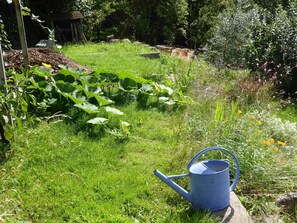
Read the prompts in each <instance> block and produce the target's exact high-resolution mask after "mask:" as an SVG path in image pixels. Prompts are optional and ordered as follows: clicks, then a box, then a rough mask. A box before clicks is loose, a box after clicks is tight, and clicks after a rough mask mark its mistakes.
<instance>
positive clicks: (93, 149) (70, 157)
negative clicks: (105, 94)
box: [0, 105, 210, 222]
mask: <svg viewBox="0 0 297 223" xmlns="http://www.w3.org/2000/svg"><path fill="white" fill-rule="evenodd" d="M125 110H126V113H128V112H129V110H130V112H129V117H127V118H128V121H129V122H131V124H133V126H135V129H134V130H133V131H132V136H131V138H130V139H129V141H127V142H126V143H117V142H115V141H114V139H113V138H108V137H105V138H103V139H102V140H101V141H97V140H91V139H89V138H88V137H86V135H85V133H83V132H82V133H79V134H78V135H76V134H75V133H74V131H73V128H72V127H71V126H70V125H65V124H63V123H58V124H46V123H43V124H41V125H39V126H38V128H36V129H34V130H32V129H31V130H28V131H25V132H24V133H22V134H20V135H18V136H17V137H16V139H15V142H14V143H13V144H12V151H11V152H12V154H11V159H10V160H8V161H7V162H5V163H3V164H2V171H1V182H2V183H1V193H2V196H1V201H0V207H1V209H0V212H1V213H2V216H1V217H2V218H3V219H7V221H8V222H16V221H34V222H134V221H135V219H137V220H139V221H140V222H172V221H174V222H179V221H180V222H195V221H194V219H196V218H198V219H202V220H203V219H204V221H205V222H209V221H210V220H207V219H208V217H207V215H205V214H201V213H194V212H192V211H191V210H190V206H189V204H187V203H186V202H185V201H184V200H182V199H181V198H179V197H178V196H176V194H175V193H174V192H172V191H171V190H170V189H169V188H166V187H165V186H164V185H163V184H162V183H161V182H159V180H157V179H156V178H155V177H154V176H153V170H154V169H155V168H161V169H162V168H164V165H165V164H166V163H168V162H170V161H171V160H172V157H173V156H172V154H174V153H175V152H176V150H177V149H178V145H179V143H178V141H177V138H176V137H175V128H176V126H175V125H176V121H177V120H178V119H179V118H178V117H177V116H175V115H170V114H164V113H160V112H158V111H153V110H151V111H137V112H135V108H134V106H133V105H131V106H129V107H126V108H125ZM151 117H154V118H153V119H152V118H151ZM173 120H175V122H173ZM173 172H175V171H173ZM185 207H187V208H185ZM196 222H200V221H198V220H196Z"/></svg>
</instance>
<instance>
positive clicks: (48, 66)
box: [41, 63, 52, 69]
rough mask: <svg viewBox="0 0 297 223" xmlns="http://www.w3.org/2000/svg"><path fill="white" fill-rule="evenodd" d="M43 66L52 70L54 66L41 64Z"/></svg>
mask: <svg viewBox="0 0 297 223" xmlns="http://www.w3.org/2000/svg"><path fill="white" fill-rule="evenodd" d="M41 64H42V66H44V67H45V68H48V69H49V68H52V65H50V64H47V63H41Z"/></svg>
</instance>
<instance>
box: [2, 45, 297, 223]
mask: <svg viewBox="0 0 297 223" xmlns="http://www.w3.org/2000/svg"><path fill="white" fill-rule="evenodd" d="M63 52H64V53H65V54H66V55H68V56H69V57H71V58H72V59H74V60H76V61H77V62H79V63H81V64H84V65H87V66H90V67H91V68H92V69H101V70H104V71H107V72H110V73H117V72H122V71H126V72H129V73H132V74H134V75H137V76H142V77H146V78H149V79H154V80H157V81H160V82H163V83H170V82H173V83H171V84H172V85H171V86H173V87H175V88H178V89H180V90H186V89H190V91H189V92H188V94H189V95H191V97H192V98H193V99H194V101H195V102H194V103H193V104H189V105H188V107H187V109H186V110H177V111H172V110H170V109H168V110H166V109H165V111H163V112H161V111H160V109H159V108H157V107H156V108H154V107H150V108H148V109H140V108H139V107H138V106H137V102H134V103H130V104H125V103H123V104H124V105H123V104H122V105H121V106H120V107H119V109H120V110H121V111H123V112H124V116H123V117H122V119H123V120H125V121H127V122H129V123H130V124H131V129H130V135H129V138H128V139H127V140H122V141H119V140H117V139H116V138H115V137H114V136H112V135H108V134H105V135H104V136H103V137H90V132H88V131H86V130H85V129H84V130H79V126H80V122H81V120H76V121H77V122H75V121H74V122H73V123H72V124H71V123H68V124H67V122H62V123H54V122H50V123H49V124H48V123H45V122H42V123H40V124H39V125H38V126H36V127H35V128H29V127H28V128H25V130H24V131H23V132H18V133H17V134H16V135H15V139H14V141H13V142H12V144H11V148H10V150H9V151H8V152H7V153H6V156H7V158H6V159H5V160H4V161H3V162H2V163H1V168H0V169H1V170H0V178H1V186H0V193H1V194H2V196H1V199H0V221H3V222H18V221H29V222H31V221H32V222H216V221H215V220H214V219H211V218H210V216H209V214H207V213H202V212H199V211H194V210H192V208H191V205H190V204H189V203H188V202H187V201H185V200H184V199H183V198H181V197H180V196H179V195H178V194H176V193H175V192H174V191H173V190H172V189H170V188H169V187H168V186H166V185H165V184H164V183H162V182H161V181H160V180H159V179H157V178H156V177H155V176H154V175H153V170H154V169H159V170H160V171H162V172H164V173H165V174H168V175H171V174H172V175H173V174H180V173H184V172H186V166H187V164H188V162H189V161H190V159H191V158H192V157H193V156H194V155H195V154H196V153H197V152H198V151H200V150H201V149H204V148H206V147H209V146H214V145H220V146H223V147H225V148H227V149H230V150H231V151H233V152H234V153H235V154H236V156H237V157H238V159H239V161H240V164H241V169H242V171H241V178H240V181H239V184H238V186H237V188H236V193H237V194H238V195H239V196H240V199H241V200H242V203H243V204H244V205H245V206H246V208H247V209H248V210H249V211H250V213H251V214H252V215H253V216H254V217H255V218H257V219H258V220H259V219H260V220H259V221H261V218H262V217H263V216H265V215H271V214H275V213H276V214H280V215H282V217H283V219H284V220H285V221H286V222H290V221H291V222H292V219H293V217H292V216H291V215H290V214H283V213H282V210H281V209H280V208H279V207H277V206H276V205H275V198H276V196H277V195H278V194H283V193H287V192H289V191H294V190H296V185H297V182H296V180H297V179H296V159H297V156H296V155H297V154H296V146H295V145H296V139H297V135H296V134H295V132H294V131H293V130H294V129H293V128H290V129H289V128H286V124H284V125H283V124H282V123H285V121H286V120H289V121H290V123H289V122H287V125H290V126H293V125H294V121H296V119H295V118H296V113H295V110H294V109H293V106H292V107H291V108H285V109H282V108H283V107H282V106H280V103H279V102H277V101H272V99H271V98H270V94H269V86H267V85H264V86H259V85H257V84H256V83H251V82H250V81H249V79H247V78H246V77H247V75H249V73H248V72H247V71H230V70H221V71H217V70H216V69H214V68H213V67H210V66H209V65H208V64H207V63H205V62H204V61H202V60H199V61H193V62H192V63H189V62H184V61H181V60H179V59H176V58H170V57H168V56H167V55H165V54H161V58H159V59H156V60H148V59H145V58H142V57H140V56H139V53H144V52H151V50H150V49H149V48H147V47H146V46H143V45H135V44H129V43H120V44H86V45H69V46H65V47H63ZM193 76H194V77H196V78H195V81H193V79H192V78H191V77H193ZM172 79H173V80H172ZM255 89H256V90H255ZM292 109H293V110H292ZM239 110H240V111H242V113H240V112H239ZM257 111H258V112H257ZM262 111H264V114H268V116H264V115H261V114H262V113H261V112H262ZM275 111H277V112H275ZM274 115H276V116H274ZM288 115H290V116H288ZM251 116H254V117H253V118H252V117H251ZM271 117H272V118H271ZM274 117H275V118H274ZM277 117H281V118H282V120H281V121H279V120H278V119H277ZM82 119H83V117H82ZM259 122H261V124H259ZM279 129H283V131H279ZM292 129H293V130H292ZM259 130H260V131H259ZM270 138H273V139H274V142H273V143H272V142H271V143H270V144H268V141H269V139H270ZM277 141H282V142H285V143H286V146H281V145H278V144H277ZM1 146H2V147H3V148H4V145H1ZM275 148H278V149H279V151H278V150H276V149H275ZM287 154H288V155H287ZM210 157H217V158H222V156H221V155H220V154H217V153H213V154H209V155H208V156H206V157H204V158H205V159H207V158H210ZM223 158H226V159H227V157H223ZM230 161H231V162H232V160H230ZM233 171H234V166H233V164H232V167H231V172H232V173H233ZM231 177H232V176H231ZM178 182H179V183H180V184H181V185H182V186H184V187H185V188H187V189H189V180H188V179H183V180H179V181H178Z"/></svg>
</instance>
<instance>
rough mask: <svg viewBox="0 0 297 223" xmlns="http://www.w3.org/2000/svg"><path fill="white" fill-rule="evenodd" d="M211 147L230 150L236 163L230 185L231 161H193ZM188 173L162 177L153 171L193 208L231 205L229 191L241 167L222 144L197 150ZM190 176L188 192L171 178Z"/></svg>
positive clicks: (219, 207) (216, 207)
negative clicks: (234, 174)
mask: <svg viewBox="0 0 297 223" xmlns="http://www.w3.org/2000/svg"><path fill="white" fill-rule="evenodd" d="M211 150H221V151H224V152H227V153H229V154H230V155H231V156H232V157H233V158H234V160H235V162H236V176H235V179H234V181H233V183H232V185H231V186H230V176H229V168H230V164H229V163H228V162H226V161H224V160H206V161H202V162H199V163H197V162H196V160H197V159H198V158H199V157H200V156H201V155H203V154H204V153H206V152H208V151H211ZM187 169H188V171H189V173H188V174H182V175H174V176H168V177H167V176H165V175H164V174H162V173H161V172H160V171H158V170H155V171H154V174H155V175H156V176H157V177H158V178H160V179H161V180H162V181H163V182H164V183H166V184H167V185H168V186H170V187H171V188H172V189H173V190H175V191H176V192H177V193H178V194H180V195H181V196H182V197H184V198H185V199H186V200H187V201H189V202H190V203H191V204H192V205H193V208H194V209H195V210H197V209H200V210H210V211H218V210H221V209H224V208H226V207H228V206H229V204H230V192H231V191H232V190H233V189H234V188H235V186H236V184H237V182H238V179H239V174H240V166H239V162H238V160H237V158H236V156H235V155H234V154H233V153H231V152H230V151H229V150H227V149H224V148H221V147H210V148H206V149H204V150H202V151H200V152H199V153H197V154H196V155H195V156H194V158H193V159H192V160H191V161H190V163H189V164H188V167H187ZM182 177H190V188H191V190H190V192H188V191H186V190H185V189H184V188H182V187H181V186H179V185H178V184H176V183H175V182H173V181H172V179H174V178H182Z"/></svg>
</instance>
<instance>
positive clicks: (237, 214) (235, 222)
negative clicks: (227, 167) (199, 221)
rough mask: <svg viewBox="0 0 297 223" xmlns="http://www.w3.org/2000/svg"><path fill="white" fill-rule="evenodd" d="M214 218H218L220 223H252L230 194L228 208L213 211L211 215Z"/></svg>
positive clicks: (234, 196)
mask: <svg viewBox="0 0 297 223" xmlns="http://www.w3.org/2000/svg"><path fill="white" fill-rule="evenodd" d="M212 215H213V216H214V217H218V218H219V219H220V222H222V223H252V222H253V221H252V219H251V217H250V216H249V214H248V213H247V211H246V209H245V207H244V206H243V205H242V204H241V202H240V200H239V199H238V197H237V196H236V194H235V193H234V192H233V191H232V192H231V193H230V205H229V207H227V208H225V209H223V210H220V211H215V212H213V213H212Z"/></svg>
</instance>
